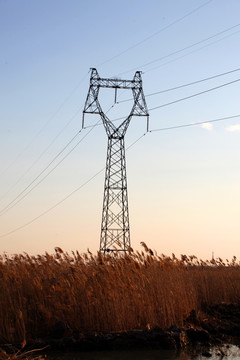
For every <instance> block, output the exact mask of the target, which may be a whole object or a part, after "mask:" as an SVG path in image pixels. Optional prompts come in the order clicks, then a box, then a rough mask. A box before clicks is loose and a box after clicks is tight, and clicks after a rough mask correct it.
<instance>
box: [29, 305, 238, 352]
mask: <svg viewBox="0 0 240 360" xmlns="http://www.w3.org/2000/svg"><path fill="white" fill-rule="evenodd" d="M238 343H240V306H239V305H232V304H229V305H227V304H220V305H216V306H211V307H209V306H208V307H207V306H206V307H205V308H204V309H203V311H202V312H201V314H196V312H195V311H194V310H192V311H191V313H190V314H189V316H188V318H187V319H186V320H185V322H184V325H183V326H181V327H179V326H172V327H170V328H168V329H160V328H158V327H156V328H154V329H135V330H131V331H126V332H112V333H109V334H101V333H90V334H82V333H78V332H76V331H75V332H74V331H72V330H71V329H70V328H69V327H68V326H67V324H65V323H64V322H62V321H59V322H57V323H56V324H55V326H54V328H53V329H52V333H51V334H50V336H47V337H45V338H41V339H36V340H35V341H33V342H31V343H29V344H27V348H28V349H33V348H38V349H39V348H44V347H47V348H46V349H45V352H46V350H47V351H51V350H61V351H69V350H71V351H72V350H73V351H74V350H76V351H100V350H123V349H143V348H144V349H148V348H149V349H160V348H163V349H175V350H179V351H180V350H186V351H190V352H191V353H202V354H204V355H205V356H211V355H210V352H209V350H210V348H211V347H212V346H216V345H219V346H221V345H222V344H238Z"/></svg>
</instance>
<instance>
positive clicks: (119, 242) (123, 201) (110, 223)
mask: <svg viewBox="0 0 240 360" xmlns="http://www.w3.org/2000/svg"><path fill="white" fill-rule="evenodd" d="M91 70H92V71H91V77H90V87H89V90H88V95H87V99H86V102H85V106H84V110H83V120H82V127H84V114H86V113H89V114H99V115H100V117H101V119H102V122H103V125H104V127H105V130H106V133H107V136H108V148H107V161H106V172H105V183H104V196H103V211H102V224H101V235H100V251H102V252H104V253H105V252H109V251H126V250H127V249H128V247H130V245H131V244H130V229H129V212H128V194H127V174H126V159H125V145H124V136H125V134H126V131H127V128H128V126H129V123H130V120H131V118H132V116H146V117H147V130H148V124H149V114H148V109H147V105H146V101H145V97H144V93H143V88H142V78H141V72H140V71H137V72H136V73H135V75H134V77H133V80H121V79H114V78H113V79H105V78H100V76H99V74H98V72H97V70H96V69H94V68H92V69H91ZM100 88H112V89H115V102H116V98H117V89H126V90H132V95H133V107H132V110H131V112H130V114H129V115H128V117H127V118H126V119H125V120H123V121H122V123H121V124H120V125H118V126H117V125H114V124H113V122H112V121H111V120H109V118H108V117H107V116H106V114H104V112H103V110H102V108H101V105H100V103H99V100H98V95H99V90H100Z"/></svg>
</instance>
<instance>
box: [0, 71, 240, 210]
mask: <svg viewBox="0 0 240 360" xmlns="http://www.w3.org/2000/svg"><path fill="white" fill-rule="evenodd" d="M239 70H240V69H234V70H231V71H229V72H226V73H222V74H218V75H215V76H213V77H209V78H206V79H202V80H199V81H197V82H201V81H205V80H207V79H212V78H215V77H218V76H222V75H225V74H229V73H231V72H235V71H239ZM238 81H240V79H236V80H233V81H230V82H228V83H224V84H221V85H218V86H215V87H213V88H210V89H206V90H204V91H201V92H198V93H195V94H192V95H189V96H186V97H184V98H180V99H177V100H174V101H171V102H168V103H165V104H162V105H158V106H155V107H152V108H150V109H149V111H153V110H156V109H159V108H162V107H165V106H169V105H173V104H175V103H178V102H181V101H184V100H187V99H190V98H193V97H196V96H200V95H202V94H205V93H208V92H210V91H214V90H217V89H219V88H222V87H225V86H228V85H231V84H234V83H236V82H238ZM193 83H196V82H193ZM193 83H189V84H184V85H181V86H180V87H184V86H188V85H190V84H193ZM177 88H178V87H177ZM173 89H175V88H173ZM166 91H170V89H167V90H166ZM158 93H161V92H157V93H153V94H149V96H150V95H155V94H158ZM112 107H113V106H111V107H110V108H109V110H108V111H110V110H111V108H112ZM108 111H107V112H108ZM123 118H124V117H122V118H118V119H115V120H112V121H117V120H120V119H123ZM215 121H216V120H215ZM217 121H218V120H217ZM99 122H100V121H98V122H97V123H96V124H95V125H92V126H88V127H85V129H86V128H90V131H92V130H93V129H94V128H95V127H96V126H97V125H98V124H99ZM99 125H100V124H99ZM186 126H192V125H184V126H181V127H186ZM173 128H176V127H173ZM166 129H168V128H166ZM90 131H89V132H88V133H87V134H86V135H85V136H84V137H83V138H82V139H80V141H78V143H77V144H76V145H75V146H74V147H73V148H72V149H71V150H70V151H69V152H68V153H67V154H66V155H65V156H64V157H63V158H62V159H61V160H60V161H59V162H58V163H57V164H56V165H55V166H54V167H53V168H52V169H51V170H50V171H49V172H48V173H47V174H46V175H45V176H44V177H43V178H42V179H40V180H39V181H38V182H37V183H36V181H37V180H38V179H39V178H40V177H41V175H42V174H44V173H45V172H46V171H47V170H48V169H49V168H50V166H51V165H52V164H53V163H54V162H55V161H56V160H57V159H58V158H59V156H60V155H61V154H62V153H63V152H64V151H65V150H66V149H67V148H68V146H69V145H70V144H71V143H72V142H73V141H74V140H75V138H76V137H77V136H78V135H79V134H80V132H81V130H80V131H79V132H77V133H76V134H75V135H74V136H73V138H72V139H71V140H70V141H69V142H68V143H67V144H66V145H65V146H64V147H63V149H62V150H61V151H60V152H59V153H58V154H57V155H56V156H55V157H54V158H53V160H52V161H51V162H50V163H49V164H48V165H47V166H46V167H45V168H44V169H43V170H42V171H41V172H40V173H39V174H38V175H37V176H36V177H35V178H34V179H33V180H32V181H31V182H30V184H29V185H28V186H26V187H25V188H24V189H23V190H22V191H21V192H20V193H19V194H18V195H17V196H16V197H15V198H14V199H13V200H12V201H11V202H10V203H8V204H7V205H6V206H5V207H4V208H2V210H0V216H2V215H4V214H5V213H6V212H8V211H9V210H10V209H12V208H13V207H15V205H17V204H18V203H19V202H20V201H22V200H23V199H24V198H25V197H26V196H27V195H28V194H29V193H30V192H32V191H33V190H34V189H35V188H36V187H37V186H38V185H39V184H40V183H42V182H43V180H45V178H46V177H48V176H49V175H50V174H51V173H52V172H53V171H54V170H55V169H56V168H57V167H58V166H59V165H60V164H61V163H62V162H63V161H64V160H65V159H66V157H68V156H69V155H70V154H71V153H72V152H73V150H75V148H76V147H77V146H78V145H79V144H80V143H81V142H82V141H83V139H84V138H85V137H86V136H87V135H88V134H89V133H90ZM152 131H155V130H152ZM156 131H157V130H156ZM34 184H35V185H34ZM32 185H33V187H31V186H32ZM28 189H29V190H28Z"/></svg>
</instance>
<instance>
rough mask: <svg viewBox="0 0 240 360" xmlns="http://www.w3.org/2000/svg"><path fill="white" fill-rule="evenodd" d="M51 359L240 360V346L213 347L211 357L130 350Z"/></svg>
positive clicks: (60, 354)
mask: <svg viewBox="0 0 240 360" xmlns="http://www.w3.org/2000/svg"><path fill="white" fill-rule="evenodd" d="M47 359H49V360H193V359H194V360H206V359H211V360H222V359H225V360H240V348H239V347H238V346H235V345H231V346H230V347H229V348H227V347H224V348H223V350H219V349H218V348H213V349H212V350H211V357H206V356H204V355H198V356H193V355H189V354H186V353H181V354H177V353H176V352H175V351H174V350H129V351H125V350H123V351H96V352H95V351H93V352H54V353H50V354H48V355H47Z"/></svg>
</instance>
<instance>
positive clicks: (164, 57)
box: [117, 23, 240, 76]
mask: <svg viewBox="0 0 240 360" xmlns="http://www.w3.org/2000/svg"><path fill="white" fill-rule="evenodd" d="M239 26H240V23H238V24H236V25H234V26H231V27H229V28H227V29H225V30H222V31H219V32H217V33H216V34H214V35H211V36H208V37H207V38H204V39H202V40H199V41H197V42H195V43H193V44H191V45H188V46H185V47H184V48H181V49H179V50H176V51H173V52H171V53H169V54H167V55H164V56H161V57H160V58H157V59H155V60H152V61H149V62H147V63H144V64H142V65H140V66H138V67H137V68H138V69H142V68H144V67H146V66H148V65H151V64H154V63H156V62H158V61H161V60H164V59H166V58H168V57H170V56H172V55H176V54H179V53H181V52H183V51H185V50H188V49H191V48H193V47H194V46H197V45H199V44H202V43H203V42H206V41H208V40H210V39H213V38H215V37H217V36H219V35H222V34H225V33H226V32H228V31H230V30H233V29H236V28H237V27H239ZM137 68H136V67H134V68H132V69H130V70H127V71H123V72H121V73H119V74H117V76H121V75H124V74H127V73H129V72H132V71H134V70H136V69H137Z"/></svg>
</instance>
